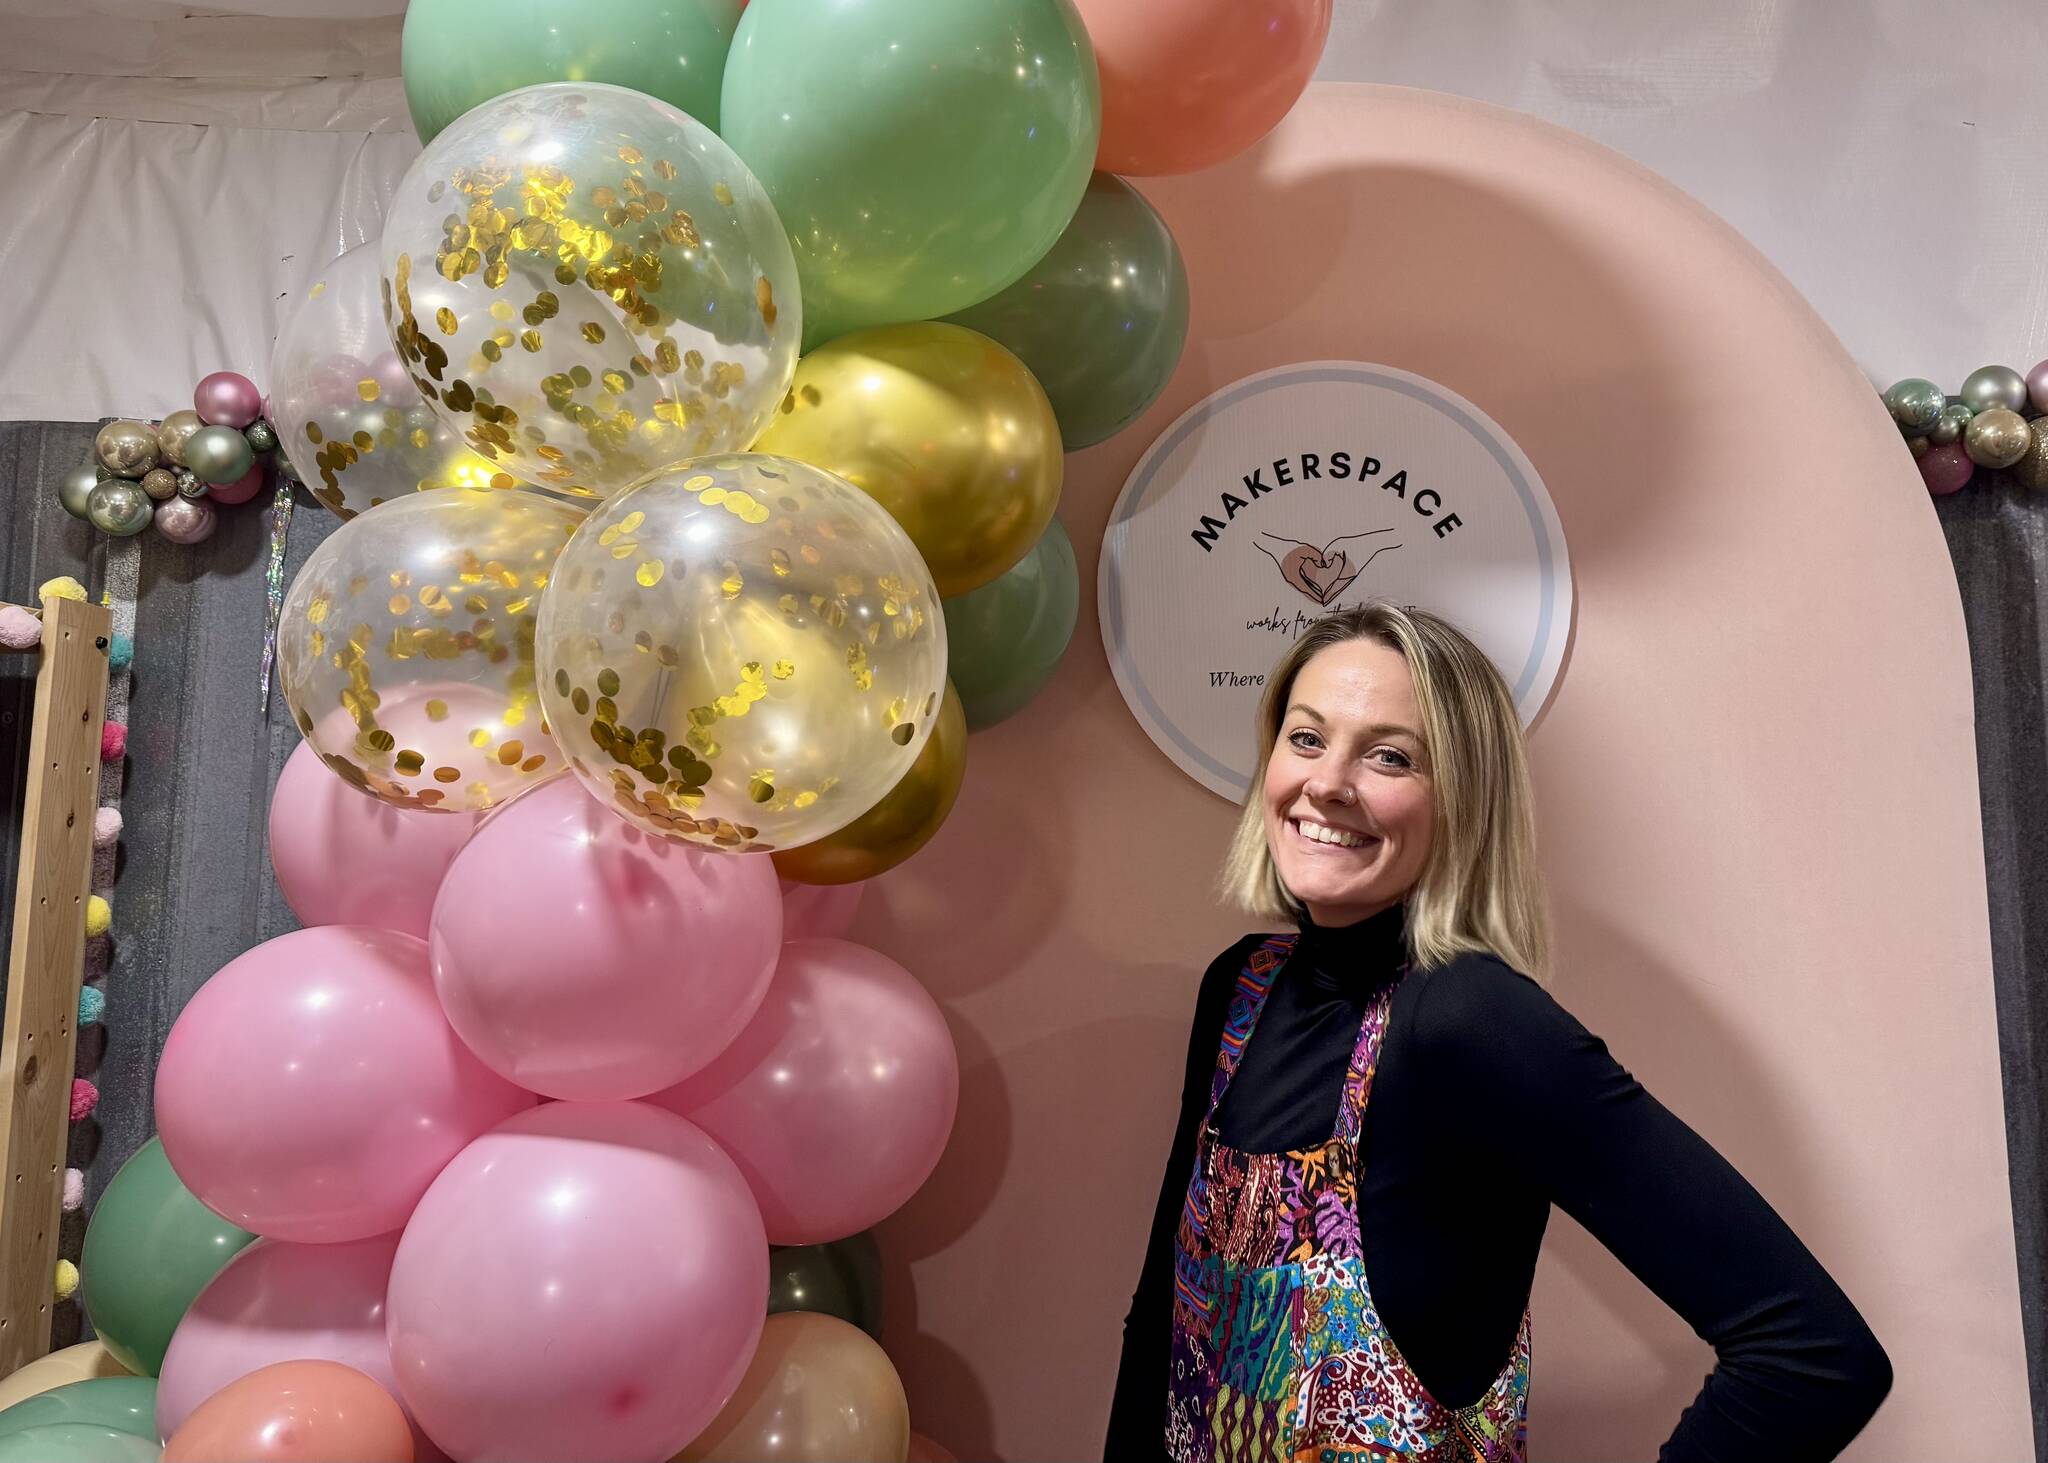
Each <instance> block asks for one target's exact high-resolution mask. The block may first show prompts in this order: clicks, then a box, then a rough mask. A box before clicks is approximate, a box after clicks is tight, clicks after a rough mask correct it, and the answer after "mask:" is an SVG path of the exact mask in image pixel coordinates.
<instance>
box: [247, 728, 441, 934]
mask: <svg viewBox="0 0 2048 1463" xmlns="http://www.w3.org/2000/svg"><path fill="white" fill-rule="evenodd" d="M478 816H479V815H478V814H475V813H429V812H425V811H422V810H420V809H417V808H396V807H393V806H392V805H391V804H389V803H386V802H380V801H379V800H378V799H376V798H373V797H371V796H370V795H369V794H368V793H364V792H358V791H357V790H356V789H355V788H352V787H350V786H349V785H348V784H347V783H345V782H343V781H342V780H341V779H340V778H339V777H336V776H335V775H334V774H333V773H332V772H330V771H328V770H327V765H326V764H325V763H324V762H322V761H321V760H320V754H319V753H318V752H315V751H314V750H313V748H312V745H311V744H310V743H308V742H301V743H299V745H298V746H297V747H295V748H294V749H293V750H292V754H291V756H290V757H289V758H287V759H286V761H285V764H284V771H283V773H282V774H280V775H279V777H278V779H277V790H276V791H275V792H273V793H272V794H271V797H270V866H271V868H273V869H275V870H276V871H277V884H278V887H279V888H280V889H282V890H283V891H284V899H285V903H287V904H289V905H290V906H291V907H292V913H293V914H295V915H297V916H298V917H299V923H300V924H302V925H375V926H377V927H378V928H380V929H386V930H397V931H398V932H399V933H400V934H404V935H413V936H415V937H417V938H419V939H422V940H424V939H425V938H426V937H427V916H428V915H430V914H432V913H433V909H434V894H435V892H436V891H437V890H439V889H440V887H441V879H442V876H444V875H445V874H446V873H447V872H448V865H449V863H450V862H452V861H453V860H454V858H455V855H456V853H457V851H458V850H460V849H461V847H462V845H463V844H465V843H467V842H468V841H469V836H470V834H472V833H474V832H475V831H476V825H477V821H478Z"/></svg>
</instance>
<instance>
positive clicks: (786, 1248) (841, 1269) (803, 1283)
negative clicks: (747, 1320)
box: [768, 1230, 882, 1341]
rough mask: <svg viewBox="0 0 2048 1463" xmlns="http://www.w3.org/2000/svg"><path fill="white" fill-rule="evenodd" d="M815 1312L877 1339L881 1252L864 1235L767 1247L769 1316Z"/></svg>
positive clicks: (880, 1296) (879, 1337) (879, 1321)
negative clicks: (829, 1241) (787, 1312)
mask: <svg viewBox="0 0 2048 1463" xmlns="http://www.w3.org/2000/svg"><path fill="white" fill-rule="evenodd" d="M784 1311H815V1312H817V1313H818V1314H820V1315H826V1316H837V1317H838V1318H839V1319H840V1320H842V1321H845V1322H848V1323H849V1324H851V1325H855V1326H858V1327H860V1328H861V1330H863V1331H865V1332H867V1333H868V1335H870V1336H872V1337H874V1338H875V1340H877V1341H880V1340H881V1339H882V1251H881V1249H880V1247H878V1246H877V1245H876V1244H875V1237H874V1235H873V1234H871V1233H869V1232H868V1231H867V1230H862V1231H861V1232H860V1233H859V1234H853V1235H848V1236H847V1237H846V1238H845V1239H836V1240H833V1241H832V1242H831V1243H829V1244H822V1245H771V1246H770V1247H769V1250H768V1314H769V1315H771V1316H773V1315H779V1314H781V1313H782V1312H784Z"/></svg>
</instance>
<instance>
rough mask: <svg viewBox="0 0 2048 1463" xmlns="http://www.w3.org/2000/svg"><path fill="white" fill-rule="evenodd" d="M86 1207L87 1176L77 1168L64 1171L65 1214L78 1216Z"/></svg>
mask: <svg viewBox="0 0 2048 1463" xmlns="http://www.w3.org/2000/svg"><path fill="white" fill-rule="evenodd" d="M84 1207H85V1175H84V1174H82V1173H80V1172H79V1171H78V1170H77V1169H75V1168H67V1169H65V1170H64V1212H65V1213H66V1214H76V1213H77V1212H78V1211H79V1210H81V1209H83V1208H84Z"/></svg>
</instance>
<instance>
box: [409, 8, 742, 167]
mask: <svg viewBox="0 0 2048 1463" xmlns="http://www.w3.org/2000/svg"><path fill="white" fill-rule="evenodd" d="M744 4H745V0H612V3H609V4H590V3H586V0H574V3H570V4H563V3H562V0H412V4H411V5H409V6H407V7H406V12H405V36H404V40H403V41H402V43H401V48H400V54H399V69H400V71H401V72H402V73H403V74H404V76H405V104H406V106H407V107H408V108H410V109H411V111H412V125H413V127H414V129H415V130H417V131H418V132H419V134H420V141H422V142H432V141H433V140H434V135H435V134H436V133H437V132H439V131H440V130H441V129H442V128H443V127H446V126H447V125H448V124H449V123H450V122H453V121H454V120H455V119H456V118H457V117H459V116H461V115H462V114H463V113H464V112H466V111H468V110H469V109H470V108H471V107H474V106H478V105H480V104H482V103H484V102H487V101H489V100H490V99H491V98H492V97H495V96H503V95H504V94H505V93H506V92H508V91H517V90H518V89H519V88H520V87H522V86H532V85H535V84H536V83H538V82H543V81H603V82H609V83H611V84H612V85H613V86H629V87H631V88H632V89H633V90H634V91H643V92H646V93H647V95H649V96H651V97H658V98H660V99H661V100H662V101H665V102H667V103H668V104H669V105H670V106H672V107H675V108H677V109H678V110H680V111H684V112H688V113H689V114H690V115H691V116H692V117H695V118H696V119H697V120H698V121H699V122H702V123H703V124H704V125H705V126H706V127H709V128H710V129H711V130H712V131H713V132H716V131H717V130H718V91H719V81H720V78H721V77H722V76H723V75H724V72H725V53H726V51H727V49H728V48H729V47H730V46H731V45H732V35H733V30H734V28H735V27H737V26H738V25H739V20H740V10H741V8H742V6H743V5H744Z"/></svg>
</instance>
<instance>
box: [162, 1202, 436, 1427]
mask: <svg viewBox="0 0 2048 1463" xmlns="http://www.w3.org/2000/svg"><path fill="white" fill-rule="evenodd" d="M397 1253H398V1236H397V1235H396V1234H385V1235H378V1236H377V1237H376V1238H374V1239H361V1240H352V1241H350V1242H348V1243H346V1244H338V1245H294V1244H287V1243H285V1242H283V1241H282V1240H274V1239H260V1240H258V1241H256V1243H255V1244H253V1245H250V1246H249V1247H248V1248H247V1249H245V1250H243V1251H242V1252H241V1253H240V1254H239V1255H236V1256H235V1257H234V1259H232V1260H230V1261H228V1263H227V1264H226V1265H225V1266H223V1267H222V1269H221V1272H220V1273H219V1274H218V1275H216V1276H214V1277H213V1279H212V1280H210V1281H208V1282H207V1285H206V1289H204V1290H202V1291H200V1292H199V1295H198V1297H197V1298H196V1299H194V1300H193V1302H192V1304H191V1306H190V1308H189V1309H187V1310H186V1312H185V1318H184V1319H183V1320H181V1321H180V1322H178V1329H177V1330H176V1331H174V1332H173V1333H172V1334H171V1346H170V1350H169V1351H167V1352H165V1353H164V1364H163V1367H162V1369H161V1370H160V1371H159V1372H158V1373H157V1385H156V1426H157V1432H158V1434H159V1435H160V1436H162V1437H169V1436H170V1435H171V1434H172V1433H174V1432H176V1431H177V1430H178V1429H179V1428H180V1427H182V1426H183V1425H184V1422H185V1419H186V1418H187V1417H190V1416H191V1415H192V1411H193V1409H194V1408H196V1407H198V1406H199V1404H200V1403H202V1402H204V1401H205V1400H206V1399H207V1398H209V1397H211V1396H212V1395H213V1394H214V1393H216V1392H218V1391H219V1390H220V1389H221V1388H223V1387H225V1386H227V1385H228V1383H230V1382H233V1381H235V1380H237V1379H239V1378H241V1377H246V1376H247V1375H249V1373H251V1372H253V1371H256V1370H257V1369H258V1368H261V1367H266V1366H270V1365H272V1364H273V1363H275V1362H280V1361H338V1362H340V1363H341V1364H342V1365H343V1366H352V1367H354V1368H355V1369H356V1370H357V1371H359V1372H362V1373H363V1374H364V1375H366V1376H368V1377H369V1378H371V1379H372V1380H373V1381H375V1382H376V1383H377V1384H378V1385H379V1386H381V1387H383V1388H384V1390H385V1391H387V1392H391V1393H393V1394H394V1395H396V1392H397V1387H398V1382H397V1379H396V1377H395V1376H394V1375H393V1373H392V1370H391V1348H390V1346H389V1344H388V1343H387V1342H386V1341H385V1338H384V1291H385V1288H386V1286H388V1285H389V1284H390V1281H391V1260H392V1257H393V1256H394V1255H396V1254H397ZM413 1443H414V1448H415V1450H416V1451H417V1453H418V1455H419V1456H420V1457H421V1458H422V1459H425V1458H429V1457H438V1456H440V1451H439V1449H437V1448H435V1447H434V1446H433V1444H432V1443H431V1442H429V1441H428V1440H427V1437H426V1434H424V1433H423V1432H421V1431H420V1430H419V1428H418V1427H417V1426H415V1427H414V1429H413Z"/></svg>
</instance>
